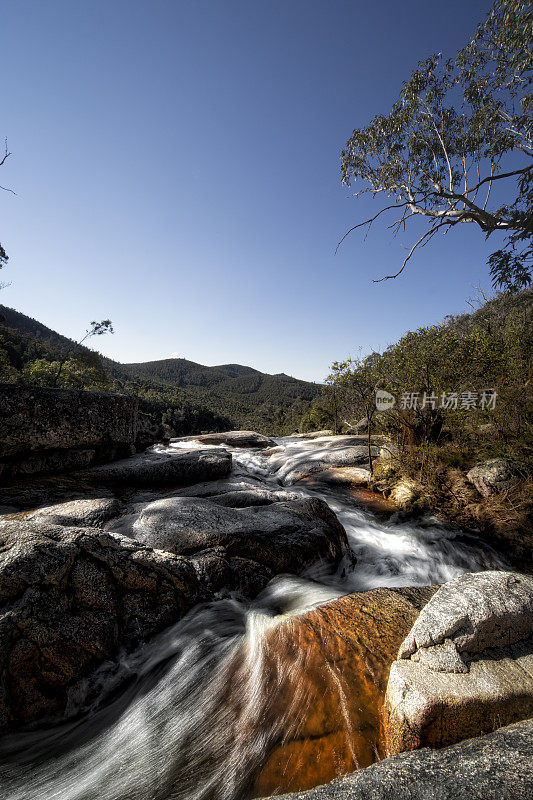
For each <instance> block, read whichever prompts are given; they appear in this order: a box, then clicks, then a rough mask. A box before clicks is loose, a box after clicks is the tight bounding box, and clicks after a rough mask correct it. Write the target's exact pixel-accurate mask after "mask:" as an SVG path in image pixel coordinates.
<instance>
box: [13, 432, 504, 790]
mask: <svg viewBox="0 0 533 800" xmlns="http://www.w3.org/2000/svg"><path fill="white" fill-rule="evenodd" d="M185 445H186V446H187V447H190V446H191V442H186V443H183V445H182V444H181V443H179V442H177V443H175V445H174V446H175V447H180V446H185ZM198 446H200V445H198ZM279 446H280V447H281V448H285V449H286V450H288V451H289V452H291V454H292V455H294V453H295V451H296V452H298V450H297V449H298V448H299V451H301V452H302V453H303V454H305V452H306V448H307V450H308V451H309V450H311V449H312V448H313V447H316V444H306V443H305V442H302V441H298V442H296V443H295V442H291V440H289V439H284V440H279ZM232 452H233V458H234V468H233V474H232V478H237V479H238V478H239V477H240V476H242V477H243V478H248V479H249V478H250V477H255V478H256V479H260V480H261V482H262V483H264V484H266V485H268V486H276V487H277V488H279V484H278V482H277V480H276V475H275V473H272V471H271V468H270V466H269V464H270V462H269V460H268V458H267V456H265V455H264V454H262V453H261V452H260V451H239V450H234V451H232ZM281 452H283V451H281ZM291 491H294V492H296V493H297V494H299V495H302V496H310V495H313V496H319V497H322V499H324V500H325V501H326V502H327V503H328V504H329V505H330V507H331V508H332V509H333V511H334V512H335V513H336V514H337V516H338V518H339V520H340V521H341V523H342V524H343V525H344V527H345V529H346V532H347V535H348V540H349V542H350V546H351V548H352V550H353V552H354V553H355V555H356V558H357V563H356V565H355V567H351V566H350V565H349V564H347V563H345V564H343V565H341V567H340V568H339V570H338V571H337V572H336V573H335V574H331V572H328V571H326V570H324V571H323V572H321V571H320V570H315V571H313V573H312V575H311V576H309V577H306V578H291V577H287V576H281V577H279V578H276V579H274V580H273V581H272V582H271V583H270V584H269V586H268V587H267V589H266V590H265V591H264V592H263V593H262V595H260V597H259V598H257V599H256V600H255V601H254V602H253V603H244V602H240V601H238V600H236V599H225V600H220V601H217V602H215V603H211V604H209V605H207V606H202V607H197V608H195V609H193V611H192V612H190V613H189V614H188V615H187V617H185V618H184V619H183V620H181V621H180V622H179V623H177V624H176V625H174V626H173V627H172V628H170V629H169V630H167V631H165V632H164V633H163V634H161V635H160V636H158V637H157V638H156V639H155V640H153V641H152V642H150V643H149V644H147V645H146V646H144V647H143V648H141V649H140V650H139V651H138V652H137V653H135V654H133V655H130V656H128V657H125V658H123V659H122V660H121V661H120V663H119V664H118V665H115V666H114V667H110V666H109V665H106V666H103V667H102V668H101V669H100V673H99V675H100V682H101V687H102V691H101V695H100V702H99V705H98V706H97V707H94V708H92V709H87V710H86V711H85V713H84V714H83V716H81V717H80V719H79V720H77V721H76V722H74V723H72V722H70V723H68V724H67V723H65V724H64V725H59V726H56V727H54V728H51V729H41V730H39V731H36V732H32V733H24V734H17V735H14V736H10V737H6V738H5V739H4V741H3V742H2V743H1V744H0V759H1V762H2V766H0V787H1V796H2V798H4V800H36V799H37V798H41V797H42V798H46V800H245V799H246V798H250V797H251V796H253V786H254V781H255V779H256V777H257V775H258V773H259V772H260V770H261V768H262V766H263V764H264V762H265V758H266V756H267V754H268V752H269V750H270V749H271V748H272V747H273V746H275V745H279V744H280V743H283V742H284V741H288V739H289V738H290V737H291V736H294V735H295V732H297V729H298V726H299V725H300V724H301V720H302V719H303V717H304V714H305V710H306V707H307V706H308V704H309V703H310V702H311V698H310V694H309V690H308V688H307V684H306V683H305V682H303V681H301V680H299V676H300V675H301V674H302V671H303V670H305V668H306V660H305V653H303V652H302V653H298V651H296V652H294V653H292V655H291V658H290V659H288V658H287V657H283V658H279V657H278V655H277V651H275V650H272V648H268V647H265V646H264V643H265V641H269V640H271V639H272V637H271V636H269V635H267V633H268V631H272V629H273V628H275V627H276V626H278V625H279V624H280V623H281V622H283V621H285V622H287V621H289V624H290V619H291V617H292V616H294V615H296V614H299V613H301V612H302V611H304V610H307V609H309V608H312V607H314V606H316V605H319V604H321V603H323V602H325V601H326V600H328V599H331V598H335V597H339V596H341V595H343V594H346V593H349V592H354V591H362V590H367V589H372V588H376V587H383V586H388V587H393V586H396V587H397V586H409V585H427V584H432V583H440V582H443V581H447V580H450V579H451V578H453V577H455V576H456V575H459V574H460V573H462V572H465V571H476V570H480V569H486V568H492V569H494V568H500V567H503V566H504V564H503V562H502V561H501V559H500V558H499V557H498V556H497V555H496V554H495V553H493V552H492V551H491V550H490V549H488V548H486V547H484V548H482V547H481V546H480V542H479V541H477V540H476V539H475V538H474V537H469V536H467V535H465V534H463V533H461V532H460V531H458V530H454V529H452V528H450V527H448V526H443V525H441V524H439V523H438V522H437V521H436V520H431V519H427V520H425V521H423V522H421V523H418V524H415V523H413V522H399V521H394V520H392V521H389V522H383V521H381V520H379V519H378V518H377V517H375V516H373V515H372V514H371V513H369V512H368V511H365V510H363V509H360V508H358V507H356V505H355V504H354V502H353V501H352V500H350V498H349V497H348V496H347V495H345V494H344V493H342V492H340V491H339V492H336V491H335V490H324V491H320V492H317V491H315V490H310V489H308V488H305V487H294V486H292V487H291ZM331 680H332V681H333V682H335V681H337V682H338V675H336V674H332V675H331Z"/></svg>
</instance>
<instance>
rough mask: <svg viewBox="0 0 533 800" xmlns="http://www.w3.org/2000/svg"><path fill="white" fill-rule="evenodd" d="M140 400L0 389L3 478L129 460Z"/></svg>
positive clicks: (13, 387)
mask: <svg viewBox="0 0 533 800" xmlns="http://www.w3.org/2000/svg"><path fill="white" fill-rule="evenodd" d="M136 425H137V400H136V399H135V398H132V397H126V396H124V395H116V394H107V393H102V392H84V391H76V390H73V389H52V388H47V387H39V386H34V387H26V386H18V385H15V384H1V385H0V431H1V433H0V475H2V477H3V478H10V477H17V476H20V475H29V474H34V473H42V472H60V471H62V470H65V469H79V468H81V467H85V466H87V465H89V464H91V463H95V462H99V461H105V460H109V459H111V458H120V457H122V456H125V455H129V454H130V453H131V452H132V447H133V444H134V441H135V435H136Z"/></svg>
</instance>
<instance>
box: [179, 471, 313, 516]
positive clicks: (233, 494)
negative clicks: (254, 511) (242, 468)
mask: <svg viewBox="0 0 533 800" xmlns="http://www.w3.org/2000/svg"><path fill="white" fill-rule="evenodd" d="M173 495H174V496H176V497H203V498H208V499H210V500H212V501H213V502H214V503H218V504H219V505H222V506H228V507H230V508H246V507H248V506H265V505H270V504H271V503H281V502H283V501H285V500H298V499H299V495H297V494H295V493H294V492H287V491H285V490H284V489H273V488H272V487H271V486H268V485H267V484H265V483H264V482H262V481H261V480H259V479H256V478H253V477H251V476H249V477H241V476H239V477H233V476H232V477H229V478H226V479H224V480H218V481H207V482H205V483H198V484H194V485H193V486H189V487H187V488H184V489H178V490H176V491H175V492H174V493H173Z"/></svg>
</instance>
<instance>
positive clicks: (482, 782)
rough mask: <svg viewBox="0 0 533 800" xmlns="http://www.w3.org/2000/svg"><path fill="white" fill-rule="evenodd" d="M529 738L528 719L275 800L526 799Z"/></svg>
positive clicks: (532, 758) (532, 782)
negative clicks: (485, 734)
mask: <svg viewBox="0 0 533 800" xmlns="http://www.w3.org/2000/svg"><path fill="white" fill-rule="evenodd" d="M532 743H533V720H531V719H529V720H525V721H524V722H518V723H515V724H514V725H509V726H507V727H505V728H501V729H500V730H498V731H496V732H494V733H490V734H489V735H487V736H480V737H478V738H475V739H469V740H468V741H464V742H460V743H459V744H455V745H453V746H451V747H445V748H443V749H442V750H430V749H428V748H424V749H423V750H416V751H415V752H411V753H402V754H400V755H395V756H392V757H391V758H386V759H385V760H384V761H380V762H379V764H373V765H372V766H371V767H367V769H361V770H358V771H357V772H354V773H353V774H351V775H346V776H345V777H343V778H340V779H339V780H335V781H332V782H331V783H328V784H327V785H325V786H317V787H316V788H315V789H311V790H310V791H307V792H298V793H296V794H286V795H283V796H280V797H279V798H278V800H527V798H529V797H531V796H532V795H533V744H532Z"/></svg>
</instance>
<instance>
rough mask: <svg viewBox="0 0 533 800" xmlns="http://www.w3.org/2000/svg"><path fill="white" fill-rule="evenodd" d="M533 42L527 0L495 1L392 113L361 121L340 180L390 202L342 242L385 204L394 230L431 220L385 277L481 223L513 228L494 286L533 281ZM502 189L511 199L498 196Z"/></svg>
mask: <svg viewBox="0 0 533 800" xmlns="http://www.w3.org/2000/svg"><path fill="white" fill-rule="evenodd" d="M532 41H533V13H532V12H531V7H530V5H529V3H528V2H526V1H525V0H496V2H495V4H494V6H493V8H492V11H491V12H490V13H489V15H488V17H487V19H486V20H485V22H483V23H482V24H481V25H480V26H479V27H478V29H477V30H476V32H475V34H474V36H473V38H472V40H471V41H470V43H469V44H468V45H467V46H466V47H465V48H464V49H462V50H460V51H459V52H458V53H457V55H456V56H455V58H451V59H448V60H445V59H444V58H443V56H442V54H438V55H433V56H431V57H430V58H428V59H426V60H425V61H421V62H420V63H419V65H418V67H417V68H416V70H415V71H414V72H413V74H412V75H411V77H410V78H409V80H408V81H406V82H405V83H404V84H403V86H402V89H401V92H400V98H399V100H398V101H397V102H396V103H395V104H394V105H393V107H392V110H391V111H390V113H389V114H388V115H379V116H377V117H375V118H374V119H373V120H372V121H371V122H370V124H369V125H367V126H366V127H365V128H360V129H356V130H354V132H353V134H352V136H351V138H350V139H349V141H348V142H347V144H346V147H345V149H344V150H343V152H342V166H341V175H342V182H343V183H344V184H345V185H351V184H352V183H355V182H359V181H362V182H364V183H365V184H366V186H365V187H364V188H362V189H360V190H358V191H356V192H355V197H358V196H360V195H363V194H366V193H369V194H372V195H373V196H374V197H379V198H383V202H382V207H381V209H380V210H379V211H378V212H377V213H376V214H375V215H374V216H372V217H371V218H370V219H367V220H364V221H363V222H359V223H357V224H356V225H354V226H353V227H352V228H350V230H349V231H347V232H346V234H345V235H344V236H343V238H342V239H341V242H342V241H343V240H344V239H345V238H346V236H348V234H349V233H351V232H352V231H354V230H356V229H357V228H360V227H363V226H368V228H370V226H371V225H372V223H373V222H374V221H375V220H377V219H378V218H379V217H381V215H382V214H385V213H387V214H392V215H393V220H392V222H391V223H390V224H389V226H388V227H389V228H390V229H391V230H392V231H393V233H394V234H395V235H396V234H398V233H399V232H400V231H402V232H403V231H405V230H406V227H407V225H408V224H409V223H410V222H411V221H412V220H414V219H422V220H424V221H425V222H426V223H427V228H426V229H425V231H424V232H423V233H422V234H421V235H420V236H419V238H418V239H417V240H416V241H415V242H414V244H413V245H412V247H411V248H410V249H409V252H408V254H407V256H406V257H405V258H404V260H403V263H402V264H401V266H400V267H399V269H398V270H397V271H396V272H395V273H393V274H391V275H385V276H384V277H382V278H380V279H379V280H387V279H389V278H396V277H397V276H398V275H400V274H401V272H403V270H404V268H405V266H406V264H407V263H408V261H409V259H410V258H411V257H412V255H413V253H415V251H416V250H418V249H419V248H421V247H424V246H425V245H427V244H428V243H429V242H430V241H431V240H432V239H433V237H434V236H435V235H436V234H437V233H448V231H449V230H450V229H452V228H454V227H455V226H456V225H459V224H462V223H474V224H475V225H477V226H478V228H479V229H480V230H481V231H482V232H483V233H484V234H485V236H486V237H489V236H491V235H492V234H494V233H496V232H500V233H503V234H504V235H505V237H506V238H505V241H504V242H502V245H503V246H502V247H500V248H499V249H498V250H496V252H494V253H493V254H492V256H491V257H490V259H489V266H490V273H491V276H492V281H493V286H494V288H498V289H504V290H506V291H511V292H516V291H519V290H520V289H521V288H524V287H525V286H527V285H529V283H530V282H531V264H532V261H533V250H532V246H531V236H532V231H533V211H532V209H533V126H532V117H531V112H532V109H533V95H532V93H531V84H532V81H533V77H532V74H533V73H532V58H531V42H532ZM496 187H497V189H496ZM493 190H495V191H493ZM494 195H497V196H498V198H501V197H505V198H506V201H505V203H503V204H500V205H498V204H496V203H493V202H492V197H493V196H494ZM386 198H388V199H386ZM389 199H390V201H389ZM499 202H500V203H501V200H499ZM341 242H339V244H340V243H341Z"/></svg>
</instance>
